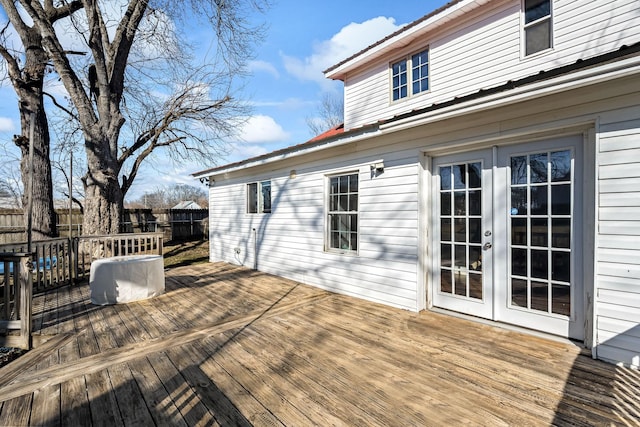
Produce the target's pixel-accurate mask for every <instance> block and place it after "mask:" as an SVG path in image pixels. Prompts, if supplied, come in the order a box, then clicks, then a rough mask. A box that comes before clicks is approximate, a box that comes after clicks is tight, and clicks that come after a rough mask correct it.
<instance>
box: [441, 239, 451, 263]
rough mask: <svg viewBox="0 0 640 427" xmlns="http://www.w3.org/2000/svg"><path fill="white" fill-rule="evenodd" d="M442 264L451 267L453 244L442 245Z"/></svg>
mask: <svg viewBox="0 0 640 427" xmlns="http://www.w3.org/2000/svg"><path fill="white" fill-rule="evenodd" d="M440 265H441V266H443V267H451V245H448V244H446V243H442V244H441V245H440Z"/></svg>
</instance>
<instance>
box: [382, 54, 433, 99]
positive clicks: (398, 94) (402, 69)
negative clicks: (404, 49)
mask: <svg viewBox="0 0 640 427" xmlns="http://www.w3.org/2000/svg"><path fill="white" fill-rule="evenodd" d="M409 71H410V72H409ZM409 77H410V78H411V85H409V82H408V79H409ZM427 90H429V50H428V49H425V50H423V51H422V52H420V53H416V54H414V55H411V56H409V57H407V58H403V59H401V60H400V61H398V62H394V63H393V64H391V91H392V99H393V100H394V101H397V100H399V99H402V98H406V97H408V96H411V95H416V94H418V93H420V92H424V91H427Z"/></svg>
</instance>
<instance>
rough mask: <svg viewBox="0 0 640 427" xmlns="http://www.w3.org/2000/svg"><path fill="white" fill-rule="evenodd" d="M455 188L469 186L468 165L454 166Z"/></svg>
mask: <svg viewBox="0 0 640 427" xmlns="http://www.w3.org/2000/svg"><path fill="white" fill-rule="evenodd" d="M453 188H455V189H456V190H457V189H460V188H467V165H465V164H462V165H454V166H453Z"/></svg>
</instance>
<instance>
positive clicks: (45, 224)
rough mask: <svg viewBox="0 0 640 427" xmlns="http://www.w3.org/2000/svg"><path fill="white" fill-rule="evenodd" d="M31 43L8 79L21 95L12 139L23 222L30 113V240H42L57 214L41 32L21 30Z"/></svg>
mask: <svg viewBox="0 0 640 427" xmlns="http://www.w3.org/2000/svg"><path fill="white" fill-rule="evenodd" d="M22 37H23V39H24V40H25V41H26V43H27V45H28V46H30V48H29V49H27V50H26V54H25V66H24V69H23V70H22V73H21V75H19V76H17V75H12V76H11V77H12V79H11V83H12V84H13V86H14V89H15V91H16V93H17V95H18V97H19V99H20V102H19V103H18V109H19V111H20V126H21V133H22V134H21V135H20V136H18V137H16V138H15V139H14V142H15V143H16V145H17V146H18V147H20V150H21V159H20V172H21V175H22V183H23V188H24V191H23V195H22V206H23V207H24V208H25V209H24V219H25V221H24V223H25V225H26V224H28V217H29V212H28V210H27V209H26V208H27V205H28V204H27V200H28V197H29V194H27V191H28V189H29V185H28V183H29V179H30V176H31V170H30V169H31V168H30V165H29V139H30V138H31V135H30V133H31V131H30V129H31V120H32V115H33V120H34V126H33V187H32V190H31V197H32V198H33V199H32V206H33V207H32V221H31V224H32V234H31V237H32V240H42V239H46V238H49V237H55V236H56V235H57V229H56V216H55V215H56V214H55V211H54V207H53V183H52V178H51V159H50V158H49V149H50V138H49V122H48V120H47V115H46V113H45V110H44V99H43V81H44V73H45V65H46V62H47V55H46V53H45V51H44V50H43V49H42V48H41V47H40V46H41V43H40V35H39V34H38V32H37V31H35V30H28V31H27V32H26V33H25V34H22Z"/></svg>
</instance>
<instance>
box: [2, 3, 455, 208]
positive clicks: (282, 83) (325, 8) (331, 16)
mask: <svg viewBox="0 0 640 427" xmlns="http://www.w3.org/2000/svg"><path fill="white" fill-rule="evenodd" d="M271 1H272V5H271V8H270V9H268V10H267V11H266V13H265V14H262V15H256V16H254V20H256V21H260V22H264V23H265V24H266V25H267V30H266V34H265V38H264V40H263V41H262V42H261V43H260V44H259V45H258V47H257V50H256V55H255V57H254V58H253V59H252V60H251V61H250V62H249V63H248V70H249V71H250V75H249V76H248V77H247V79H246V80H244V81H243V89H242V91H241V92H240V93H238V95H239V96H240V97H241V98H242V99H244V100H246V101H247V102H248V103H249V105H251V107H252V113H251V117H250V118H249V120H248V121H247V122H246V124H245V126H244V127H243V128H242V129H241V131H240V138H239V140H238V141H236V142H233V149H232V151H231V152H230V154H229V155H228V156H227V157H225V158H221V159H218V160H217V161H216V163H214V162H208V163H206V164H204V165H203V164H198V163H192V162H185V163H183V164H180V165H174V164H172V163H171V162H167V161H164V160H163V158H162V156H161V155H160V156H157V157H156V159H155V160H154V161H152V162H151V163H150V164H149V165H147V167H144V168H143V169H142V170H141V172H140V174H139V176H138V177H137V178H136V183H134V185H133V187H132V189H131V190H130V193H129V194H128V195H127V199H128V200H134V199H136V198H139V197H140V196H142V195H143V194H144V193H145V192H151V191H154V190H156V189H157V188H158V187H163V186H171V185H173V184H176V183H183V184H189V185H200V184H199V182H197V181H196V180H194V179H193V178H192V177H191V174H193V173H195V172H198V171H201V170H204V169H207V168H209V167H213V166H215V165H224V164H227V163H231V162H235V161H238V160H243V159H246V158H250V157H254V156H257V155H261V154H265V153H269V152H272V151H274V150H277V149H280V148H284V147H288V146H291V145H296V144H299V143H302V142H305V141H307V140H309V139H310V138H311V137H313V136H314V135H312V134H311V131H310V130H309V127H308V125H307V119H308V118H313V117H314V116H315V115H316V114H317V110H318V108H319V102H320V100H321V99H322V97H323V96H324V94H325V93H328V94H330V95H331V96H340V97H341V96H342V82H333V81H331V80H328V79H326V78H325V77H324V75H323V73H322V71H323V70H325V69H326V68H328V67H330V66H332V65H334V64H337V63H338V62H340V61H342V60H343V59H345V58H347V57H349V56H350V55H352V54H353V53H356V52H358V51H360V50H361V49H362V48H364V47H366V46H368V45H370V44H372V43H374V42H376V41H377V40H379V39H381V38H383V37H385V36H386V35H388V34H390V33H392V32H393V31H395V30H397V29H399V28H400V27H401V26H402V25H405V24H408V23H410V22H412V21H414V20H416V19H418V18H420V17H422V16H424V15H426V14H427V13H430V12H432V11H433V10H434V9H436V8H438V7H440V6H442V5H444V4H445V3H446V2H447V1H446V0H422V1H418V0H409V1H406V2H402V6H401V7H398V6H399V5H398V4H397V3H396V2H394V1H390V0H367V1H359V0H346V1H345V0H325V1H323V2H311V1H307V0H271ZM0 18H1V19H0V22H3V21H5V19H6V18H5V17H4V16H2V13H1V12H0ZM190 33H191V34H192V37H193V40H194V42H196V43H199V48H200V49H202V50H203V51H204V50H206V49H208V48H209V46H210V42H208V39H209V38H210V37H211V35H210V34H211V33H210V31H209V30H208V29H207V28H205V27H199V28H194V29H193V31H191V32H190ZM19 126H20V125H19V120H18V114H17V102H16V96H15V93H14V92H13V89H12V88H11V87H10V86H9V87H7V86H6V85H4V86H0V144H1V143H5V144H4V146H6V147H10V146H11V144H7V143H6V141H10V139H11V136H12V135H13V134H14V133H19ZM2 154H3V153H0V155H2ZM9 154H11V153H9ZM13 154H14V155H15V154H16V152H14V153H13ZM4 155H5V156H6V154H4ZM9 157H11V155H10V156H9ZM2 167H4V168H6V167H15V168H17V163H16V164H15V165H13V163H11V162H5V163H3V165H2Z"/></svg>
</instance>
